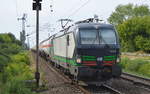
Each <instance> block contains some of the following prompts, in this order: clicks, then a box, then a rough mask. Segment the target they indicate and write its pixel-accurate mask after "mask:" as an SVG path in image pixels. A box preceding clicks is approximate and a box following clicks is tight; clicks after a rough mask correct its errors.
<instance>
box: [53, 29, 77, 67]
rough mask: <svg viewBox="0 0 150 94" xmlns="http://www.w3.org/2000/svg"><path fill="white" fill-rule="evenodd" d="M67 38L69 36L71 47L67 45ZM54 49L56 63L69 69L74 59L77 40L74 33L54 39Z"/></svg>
mask: <svg viewBox="0 0 150 94" xmlns="http://www.w3.org/2000/svg"><path fill="white" fill-rule="evenodd" d="M67 36H69V41H68V42H69V45H68V44H67ZM53 47H54V61H55V62H56V63H57V64H58V65H60V66H62V67H64V68H67V69H68V67H69V66H68V65H69V64H70V61H71V62H72V61H73V60H72V59H73V55H74V50H75V39H74V35H73V32H71V33H69V34H65V35H62V36H59V37H56V38H54V40H53Z"/></svg>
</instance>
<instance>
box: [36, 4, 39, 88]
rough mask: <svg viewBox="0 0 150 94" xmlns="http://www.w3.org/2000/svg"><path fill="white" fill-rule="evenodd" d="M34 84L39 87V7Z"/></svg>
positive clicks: (37, 9) (37, 13)
mask: <svg viewBox="0 0 150 94" xmlns="http://www.w3.org/2000/svg"><path fill="white" fill-rule="evenodd" d="M36 50H37V53H36V74H35V76H36V84H37V87H39V80H40V73H39V6H37V7H36Z"/></svg>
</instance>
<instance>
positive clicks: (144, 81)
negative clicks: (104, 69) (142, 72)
mask: <svg viewBox="0 0 150 94" xmlns="http://www.w3.org/2000/svg"><path fill="white" fill-rule="evenodd" d="M121 78H122V79H124V80H127V81H130V82H132V83H133V84H135V85H137V86H141V87H142V88H145V89H147V90H149V91H150V79H148V78H144V77H140V76H137V75H133V74H129V73H125V72H124V73H122V76H121Z"/></svg>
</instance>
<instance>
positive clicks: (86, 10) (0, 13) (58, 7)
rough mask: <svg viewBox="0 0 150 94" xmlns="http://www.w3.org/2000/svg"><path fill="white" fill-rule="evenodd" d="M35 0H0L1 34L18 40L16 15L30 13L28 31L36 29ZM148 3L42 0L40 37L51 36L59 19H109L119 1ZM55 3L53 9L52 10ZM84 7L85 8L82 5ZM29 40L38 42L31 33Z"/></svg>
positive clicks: (142, 1)
mask: <svg viewBox="0 0 150 94" xmlns="http://www.w3.org/2000/svg"><path fill="white" fill-rule="evenodd" d="M32 2H33V0H1V5H0V33H4V32H11V33H13V34H15V36H16V37H17V38H18V39H19V36H20V35H19V34H20V33H19V32H20V31H21V29H22V28H21V23H22V22H21V21H18V20H17V18H20V17H22V15H23V13H26V14H27V21H26V25H30V26H31V27H27V28H26V33H31V32H35V11H32ZM128 3H132V4H137V5H141V4H147V5H149V6H150V1H149V0H43V1H42V11H40V40H43V39H45V38H47V37H48V33H49V32H50V29H48V28H54V27H55V28H56V27H58V26H59V22H58V20H59V19H61V18H68V17H69V18H70V19H72V20H73V21H74V22H76V21H79V20H82V19H86V18H91V17H93V16H94V14H97V15H98V16H99V18H101V19H103V20H105V21H106V20H107V18H108V17H109V16H110V14H111V13H112V12H113V11H114V10H115V8H116V7H117V6H118V5H119V4H123V5H124V4H128ZM50 5H52V6H53V7H52V9H53V12H51V11H50V10H51V9H50ZM81 6H82V7H81ZM30 37H31V38H30V43H31V44H32V45H33V44H35V34H33V35H31V36H30Z"/></svg>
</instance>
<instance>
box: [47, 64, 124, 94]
mask: <svg viewBox="0 0 150 94" xmlns="http://www.w3.org/2000/svg"><path fill="white" fill-rule="evenodd" d="M45 64H46V66H48V67H49V69H50V70H52V71H53V72H55V73H56V74H58V75H59V76H61V78H62V79H63V80H64V81H68V83H69V84H72V83H73V80H72V79H70V78H69V77H68V76H66V75H65V74H63V73H62V72H61V71H60V70H59V69H57V68H55V67H53V66H52V65H51V64H49V63H48V62H47V63H45ZM73 85H74V86H75V87H76V88H78V91H76V92H82V93H83V94H123V93H121V92H120V91H118V90H116V89H114V88H112V87H110V86H108V85H106V84H103V85H101V86H80V85H78V84H76V83H74V84H73Z"/></svg>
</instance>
